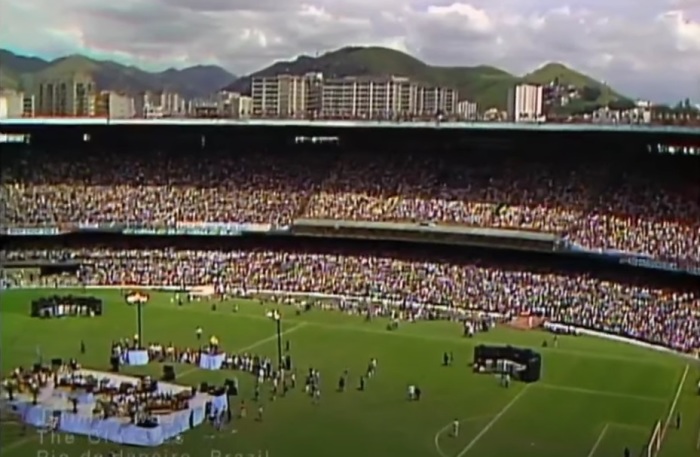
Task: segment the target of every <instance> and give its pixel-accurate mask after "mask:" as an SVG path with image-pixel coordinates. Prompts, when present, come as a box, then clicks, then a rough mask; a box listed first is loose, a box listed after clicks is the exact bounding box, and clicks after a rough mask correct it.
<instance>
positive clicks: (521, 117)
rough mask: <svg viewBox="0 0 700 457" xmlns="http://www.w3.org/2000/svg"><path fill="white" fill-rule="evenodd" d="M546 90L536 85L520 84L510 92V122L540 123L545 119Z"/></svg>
mask: <svg viewBox="0 0 700 457" xmlns="http://www.w3.org/2000/svg"><path fill="white" fill-rule="evenodd" d="M543 105H544V89H543V88H542V86H539V85H535V84H518V85H516V86H515V87H512V88H511V89H510V90H509V91H508V120H509V121H512V122H539V121H541V120H542V119H543V117H544V106H543Z"/></svg>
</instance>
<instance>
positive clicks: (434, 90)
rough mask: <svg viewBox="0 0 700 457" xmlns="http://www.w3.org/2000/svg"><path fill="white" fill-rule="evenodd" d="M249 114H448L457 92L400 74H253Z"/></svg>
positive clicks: (386, 116) (371, 116)
mask: <svg viewBox="0 0 700 457" xmlns="http://www.w3.org/2000/svg"><path fill="white" fill-rule="evenodd" d="M251 92H252V104H253V108H252V113H253V115H255V116H269V117H315V116H321V117H335V118H337V117H341V118H342V117H345V118H361V119H396V118H409V117H415V116H434V115H436V114H446V115H452V114H455V113H456V111H457V100H458V94H457V91H456V90H454V89H450V88H445V87H427V86H423V85H420V84H417V83H415V82H413V81H411V80H409V79H408V78H404V77H396V76H392V77H360V76H348V77H343V78H330V79H324V78H323V75H321V74H316V73H311V74H308V75H304V76H293V75H279V76H274V77H264V78H254V79H253V81H252V90H251Z"/></svg>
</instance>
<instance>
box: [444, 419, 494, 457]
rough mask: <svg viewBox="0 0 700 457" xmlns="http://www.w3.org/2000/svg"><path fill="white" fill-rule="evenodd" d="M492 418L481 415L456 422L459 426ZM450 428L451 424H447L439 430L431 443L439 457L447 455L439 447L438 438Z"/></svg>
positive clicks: (446, 456)
mask: <svg viewBox="0 0 700 457" xmlns="http://www.w3.org/2000/svg"><path fill="white" fill-rule="evenodd" d="M492 417H493V414H488V415H482V416H471V417H467V418H464V419H459V420H458V421H457V422H459V423H460V424H464V423H467V422H474V421H478V420H481V419H489V418H492ZM450 427H452V422H449V423H448V424H447V425H445V426H444V427H442V428H441V429H440V430H438V431H437V433H435V438H434V440H433V442H434V444H435V450H436V451H437V453H438V454H440V457H449V456H448V455H447V454H445V452H444V451H443V450H442V446H440V438H441V437H442V436H443V434H444V433H445V432H446V431H447V430H449V428H450Z"/></svg>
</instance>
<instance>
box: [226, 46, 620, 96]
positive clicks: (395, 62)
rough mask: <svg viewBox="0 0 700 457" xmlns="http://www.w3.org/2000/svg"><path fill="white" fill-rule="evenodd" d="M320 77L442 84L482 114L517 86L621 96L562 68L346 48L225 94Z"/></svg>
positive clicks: (267, 72) (265, 72)
mask: <svg viewBox="0 0 700 457" xmlns="http://www.w3.org/2000/svg"><path fill="white" fill-rule="evenodd" d="M310 72H321V73H323V74H324V75H326V76H328V77H343V76H392V75H393V76H406V77H410V78H411V79H413V80H415V81H420V82H423V83H426V84H436V85H444V86H448V87H454V88H456V89H457V90H459V93H460V97H461V98H463V99H469V100H472V101H475V102H476V103H478V104H479V106H480V107H482V108H483V109H487V108H490V107H496V108H500V109H504V108H505V107H506V103H507V99H508V90H509V89H510V88H511V87H513V86H514V85H515V84H517V83H519V82H523V81H526V82H533V83H538V84H548V83H550V82H551V81H554V80H555V79H557V80H559V81H560V82H561V83H563V84H571V85H573V86H575V87H576V88H578V89H583V88H584V87H589V86H590V87H593V88H599V89H600V100H598V101H599V102H601V103H607V102H609V101H611V100H615V99H618V98H621V96H620V95H619V94H618V93H617V92H615V91H614V90H612V89H610V88H609V87H607V86H605V85H604V84H603V83H601V82H598V81H596V80H595V79H593V78H591V77H589V76H586V75H584V74H582V73H579V72H577V71H575V70H572V69H570V68H568V67H566V66H564V65H562V64H556V63H554V64H548V65H545V66H543V67H542V68H540V69H537V70H535V71H533V72H532V73H529V74H527V75H525V76H522V77H521V76H516V75H513V74H511V73H508V72H507V71H504V70H501V69H499V68H495V67H490V66H484V65H478V66H473V67H460V66H455V67H440V66H432V65H428V64H427V63H425V62H423V61H421V60H419V59H417V58H415V57H413V56H410V55H408V54H406V53H403V52H400V51H396V50H393V49H387V48H381V47H346V48H342V49H338V50H336V51H331V52H328V53H326V54H323V55H321V56H319V57H310V56H301V57H298V58H297V59H295V60H292V61H280V62H277V63H275V64H273V65H271V66H269V67H267V68H264V69H262V70H260V71H257V72H255V73H252V74H250V75H248V76H244V77H242V78H239V79H238V80H236V81H234V82H233V83H231V84H230V85H229V86H227V89H230V90H235V91H240V92H248V91H250V82H251V79H252V78H254V77H261V76H275V75H278V74H284V73H286V74H296V75H303V74H305V73H310Z"/></svg>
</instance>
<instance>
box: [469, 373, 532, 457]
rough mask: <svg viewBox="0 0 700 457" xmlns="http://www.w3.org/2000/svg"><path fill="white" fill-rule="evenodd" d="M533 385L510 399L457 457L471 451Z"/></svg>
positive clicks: (527, 386)
mask: <svg viewBox="0 0 700 457" xmlns="http://www.w3.org/2000/svg"><path fill="white" fill-rule="evenodd" d="M531 385H532V384H528V385H526V386H525V387H524V388H523V390H521V391H520V392H518V395H516V396H515V397H513V399H512V400H511V401H509V402H508V404H507V405H505V406H504V407H503V409H502V410H500V411H499V412H498V414H496V415H495V416H493V419H491V421H490V422H489V423H488V424H486V425H485V426H484V428H482V429H481V431H480V432H479V433H478V434H477V435H476V436H475V437H474V438H473V439H472V440H471V441H470V442H469V444H467V445H466V447H465V448H464V449H462V450H461V451H460V452H459V454H457V456H456V457H464V456H465V455H466V454H467V452H469V451H471V450H472V448H473V447H474V446H476V444H477V443H478V442H479V441H480V440H481V438H483V437H484V435H486V434H487V433H488V432H489V430H491V429H492V428H493V426H494V425H496V422H498V421H499V420H500V419H501V417H503V416H504V415H505V414H506V413H507V412H508V410H509V409H510V408H512V407H513V405H515V404H516V403H517V402H518V400H520V399H521V398H522V397H523V395H525V393H526V392H527V391H528V389H529V388H530V386H531Z"/></svg>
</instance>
